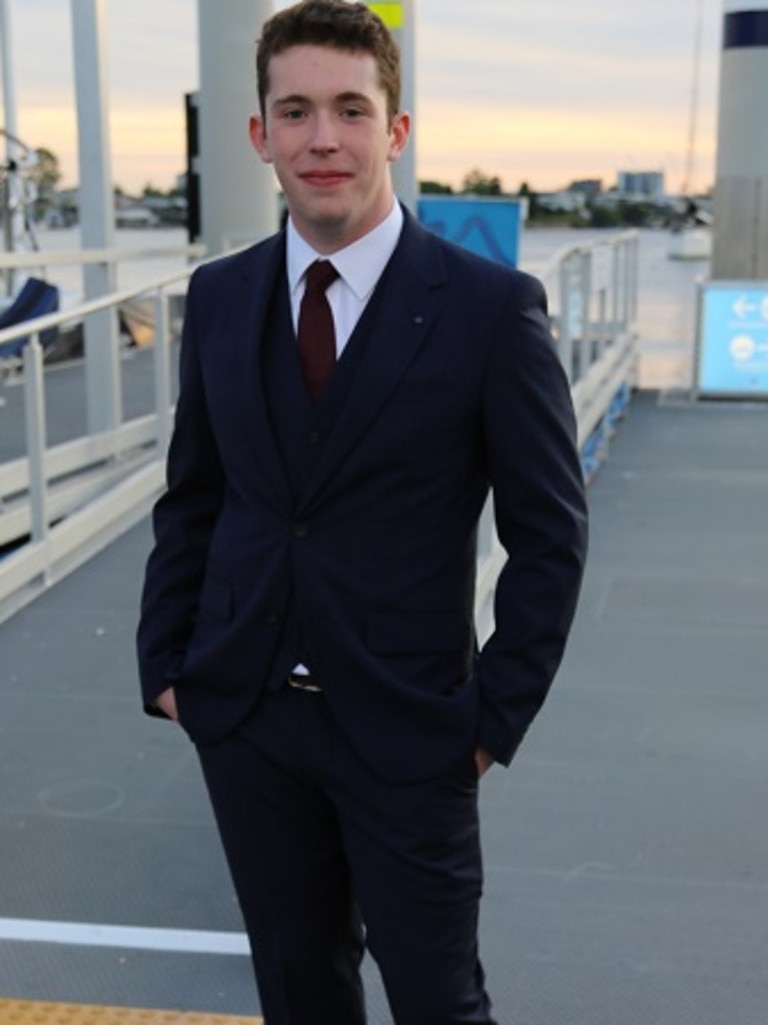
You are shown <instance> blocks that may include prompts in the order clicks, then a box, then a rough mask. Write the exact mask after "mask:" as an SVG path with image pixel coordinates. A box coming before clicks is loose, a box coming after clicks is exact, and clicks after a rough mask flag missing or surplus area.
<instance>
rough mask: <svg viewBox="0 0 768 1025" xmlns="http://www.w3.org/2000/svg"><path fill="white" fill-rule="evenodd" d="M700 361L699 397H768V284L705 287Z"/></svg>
mask: <svg viewBox="0 0 768 1025" xmlns="http://www.w3.org/2000/svg"><path fill="white" fill-rule="evenodd" d="M697 357H698V358H697V367H696V373H697V384H696V386H697V390H698V392H699V393H700V394H702V395H704V394H713V395H733V396H747V395H748V396H760V397H761V396H767V397H768V283H763V282H755V281H750V282H744V283H740V282H734V281H726V282H707V283H706V284H705V285H704V286H703V287H702V294H701V305H700V316H699V337H698V346H697Z"/></svg>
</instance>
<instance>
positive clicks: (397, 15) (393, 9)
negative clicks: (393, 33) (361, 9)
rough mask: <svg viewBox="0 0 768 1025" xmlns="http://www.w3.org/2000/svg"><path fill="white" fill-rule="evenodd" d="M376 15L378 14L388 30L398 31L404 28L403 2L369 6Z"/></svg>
mask: <svg viewBox="0 0 768 1025" xmlns="http://www.w3.org/2000/svg"><path fill="white" fill-rule="evenodd" d="M368 6H369V7H370V9H371V10H372V11H373V13H374V14H378V16H379V17H380V18H381V20H382V21H383V22H384V24H385V25H386V26H387V28H390V29H397V28H402V27H403V24H404V23H405V15H404V13H403V5H402V3H401V2H391V3H383V4H368Z"/></svg>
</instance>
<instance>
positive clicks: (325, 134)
mask: <svg viewBox="0 0 768 1025" xmlns="http://www.w3.org/2000/svg"><path fill="white" fill-rule="evenodd" d="M337 128H338V126H337V124H336V118H335V117H334V116H333V115H332V114H330V113H327V114H326V113H323V112H322V111H321V112H320V113H319V114H318V115H317V117H316V119H315V131H314V133H313V135H312V149H314V150H316V151H318V152H332V151H333V150H337V149H338V148H339V139H338V131H337Z"/></svg>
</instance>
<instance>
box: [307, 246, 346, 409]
mask: <svg viewBox="0 0 768 1025" xmlns="http://www.w3.org/2000/svg"><path fill="white" fill-rule="evenodd" d="M338 276H339V272H338V271H337V270H336V268H335V267H334V266H333V264H332V263H331V262H330V261H329V260H315V262H314V263H313V264H311V266H310V267H309V269H308V270H307V274H306V288H305V291H304V297H303V298H302V300H301V307H300V309H299V331H298V334H299V359H300V360H301V369H302V371H303V372H304V380H305V381H306V384H307V388H308V389H309V392H310V394H311V395H312V398H317V396H318V395H319V394H320V392H321V391H322V390H323V388H324V387H325V385H326V382H327V381H328V378H329V377H330V376H331V371H332V370H333V368H334V366H335V364H336V333H335V331H334V328H333V314H332V313H331V307H330V305H329V303H328V297H327V296H326V294H325V290H326V289H327V288H328V286H329V285H330V284H331V282H332V281H335V280H336V278H337V277H338Z"/></svg>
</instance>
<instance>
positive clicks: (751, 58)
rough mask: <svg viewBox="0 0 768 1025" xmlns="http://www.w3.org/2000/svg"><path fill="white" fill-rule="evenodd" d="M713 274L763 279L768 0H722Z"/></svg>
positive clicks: (767, 244) (767, 218) (767, 249)
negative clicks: (722, 18)
mask: <svg viewBox="0 0 768 1025" xmlns="http://www.w3.org/2000/svg"><path fill="white" fill-rule="evenodd" d="M723 8H724V21H723V50H722V56H721V63H720V106H719V114H718V134H717V165H716V166H717V170H716V181H715V205H714V211H715V242H714V250H713V255H712V277H713V278H715V279H722V280H746V281H754V280H763V281H766V280H768V114H767V113H766V98H767V97H768V0H724V4H723Z"/></svg>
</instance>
